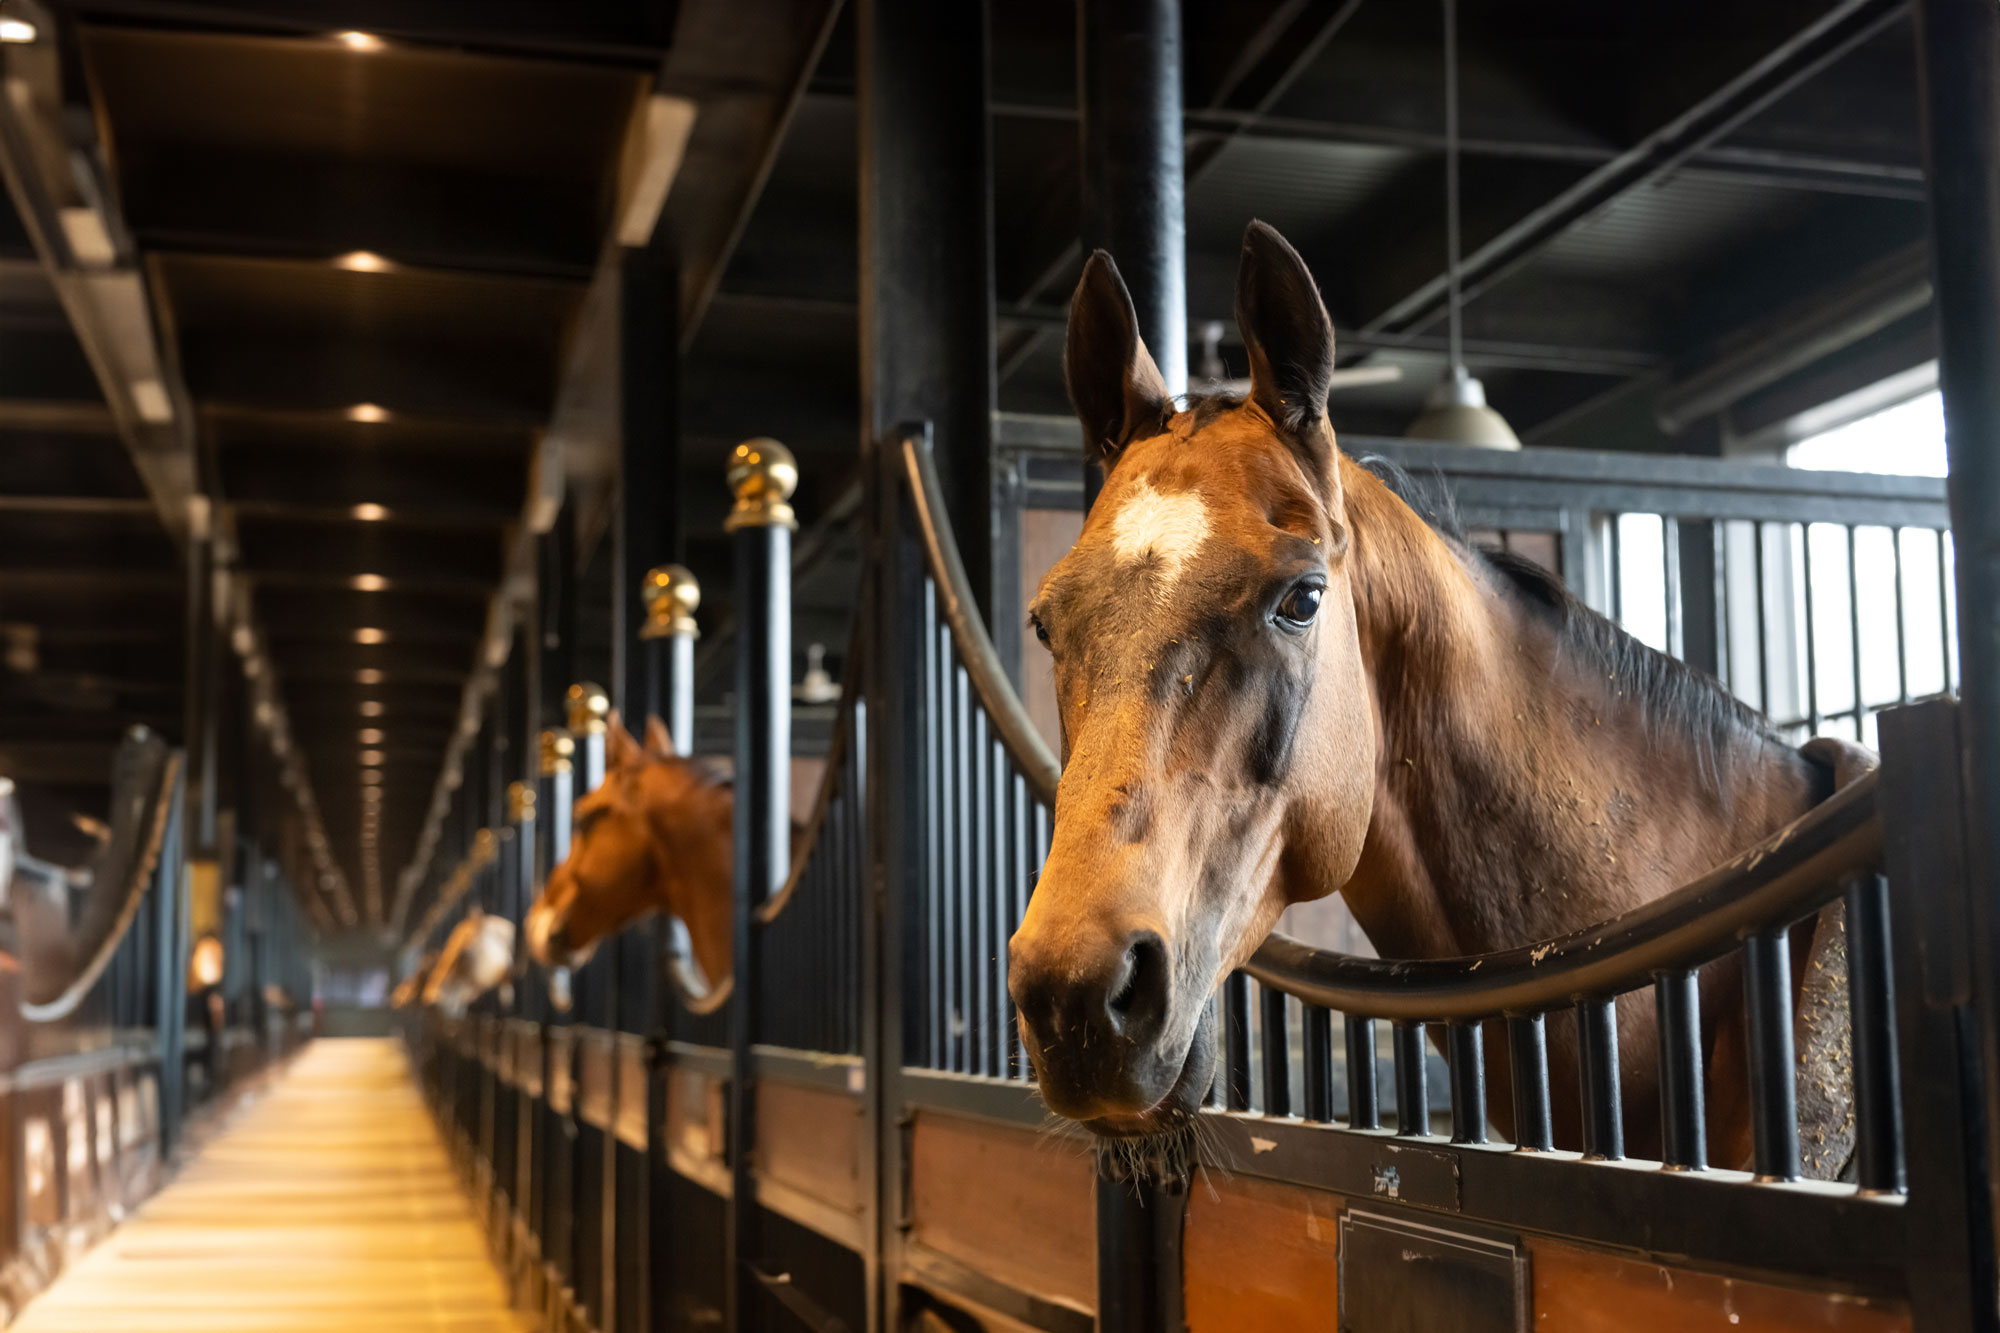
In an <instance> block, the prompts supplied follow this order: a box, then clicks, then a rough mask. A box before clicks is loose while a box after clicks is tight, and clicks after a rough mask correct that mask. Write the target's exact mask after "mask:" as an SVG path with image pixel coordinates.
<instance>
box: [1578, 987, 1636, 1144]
mask: <svg viewBox="0 0 2000 1333" xmlns="http://www.w3.org/2000/svg"><path fill="white" fill-rule="evenodd" d="M1576 1027H1577V1065H1578V1072H1579V1074H1580V1078H1581V1083H1582V1094H1583V1155H1584V1156H1585V1157H1590V1158H1601V1159H1603V1160H1605V1161H1608V1162H1615V1161H1618V1160H1619V1159H1620V1158H1622V1157H1624V1156H1625V1107H1624V1102H1623V1099H1622V1097H1621V1096H1620V1093H1619V1083H1618V1008H1617V1002H1616V1001H1614V1000H1585V1001H1584V1002H1583V1003H1582V1004H1579V1005H1578V1006H1577V1007H1576Z"/></svg>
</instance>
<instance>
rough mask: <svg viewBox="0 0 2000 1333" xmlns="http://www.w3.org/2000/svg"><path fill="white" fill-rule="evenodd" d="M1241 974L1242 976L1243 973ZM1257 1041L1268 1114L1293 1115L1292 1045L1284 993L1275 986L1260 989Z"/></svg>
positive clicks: (1258, 991) (1264, 1108) (1258, 990)
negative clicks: (1288, 1030)
mask: <svg viewBox="0 0 2000 1333" xmlns="http://www.w3.org/2000/svg"><path fill="white" fill-rule="evenodd" d="M1238 975H1241V974H1240V973H1239V974H1238ZM1257 996H1258V1004H1259V1014H1258V1017H1259V1018H1260V1020H1261V1022H1260V1023H1259V1029H1260V1030H1259V1032H1258V1039H1259V1045H1260V1046H1261V1048H1262V1049H1261V1053H1262V1055H1263V1064H1264V1105H1263V1107H1262V1110H1263V1112H1264V1114H1265V1115H1290V1114H1291V1113H1292V1063H1291V1061H1292V1044H1291V1041H1290V1039H1289V1035H1288V1032H1287V1029H1288V1027H1289V1024H1288V1023H1287V1021H1286V1020H1287V1015H1286V1013H1285V998H1286V997H1285V993H1284V992H1283V991H1281V990H1278V989H1277V988H1276V987H1274V986H1259V987H1258V988H1257Z"/></svg>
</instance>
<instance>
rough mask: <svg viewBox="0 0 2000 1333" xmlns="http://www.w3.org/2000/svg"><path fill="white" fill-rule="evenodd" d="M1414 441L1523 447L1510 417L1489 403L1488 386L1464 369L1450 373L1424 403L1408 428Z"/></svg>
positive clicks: (1407, 435) (1483, 446) (1498, 447)
mask: <svg viewBox="0 0 2000 1333" xmlns="http://www.w3.org/2000/svg"><path fill="white" fill-rule="evenodd" d="M1403 434H1404V435H1405V437H1407V438H1409V439H1412V440H1442V441H1445V442H1447V443H1450V444H1472V445H1478V446H1479V447H1480V448H1482V449H1519V448H1520V447H1521V440H1520V437H1519V436H1517V435H1515V434H1514V428H1513V427H1512V426H1509V425H1508V424H1507V418H1505V417H1503V416H1501V415H1500V414H1499V413H1498V412H1495V411H1494V410H1493V409H1492V408H1490V407H1488V406H1487V405H1486V386H1485V385H1483V384H1481V383H1480V382H1479V381H1478V380H1476V379H1474V378H1473V377H1472V376H1471V375H1468V374H1467V373H1466V372H1465V371H1464V370H1463V369H1458V370H1456V371H1452V372H1447V373H1446V375H1445V377H1444V378H1443V379H1441V380H1439V381H1438V385H1437V387H1436V388H1435V389H1432V390H1431V396H1430V398H1429V400H1428V401H1426V402H1425V404H1424V410H1423V415H1421V416H1419V417H1418V418H1417V419H1416V420H1415V421H1413V422H1411V423H1410V428H1409V429H1408V430H1407V431H1404V432H1403Z"/></svg>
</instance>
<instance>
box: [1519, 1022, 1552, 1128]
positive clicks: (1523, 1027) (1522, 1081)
mask: <svg viewBox="0 0 2000 1333" xmlns="http://www.w3.org/2000/svg"><path fill="white" fill-rule="evenodd" d="M1507 1064H1508V1072H1509V1073H1510V1074H1511V1075H1512V1079H1511V1081H1512V1083H1513V1085H1514V1146H1515V1147H1517V1148H1520V1149H1522V1150H1523V1151H1525V1152H1549V1151H1551V1150H1552V1149H1554V1147H1555V1146H1556V1136H1555V1127H1554V1120H1553V1117H1552V1115H1551V1112H1550V1107H1549V1043H1548V1024H1547V1022H1546V1021H1545V1020H1544V1019H1543V1018H1542V1016H1541V1015H1540V1014H1532V1015H1526V1014H1515V1015H1510V1016H1509V1017H1508V1019H1507Z"/></svg>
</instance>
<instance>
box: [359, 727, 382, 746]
mask: <svg viewBox="0 0 2000 1333" xmlns="http://www.w3.org/2000/svg"><path fill="white" fill-rule="evenodd" d="M361 743H362V744H363V745H380V744H381V743H382V733H381V732H380V731H378V730H376V729H375V728H374V727H363V728H362V729H361Z"/></svg>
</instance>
